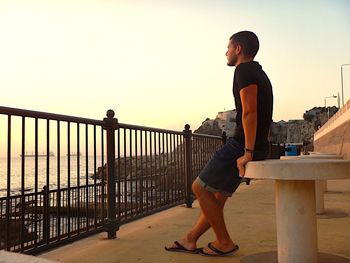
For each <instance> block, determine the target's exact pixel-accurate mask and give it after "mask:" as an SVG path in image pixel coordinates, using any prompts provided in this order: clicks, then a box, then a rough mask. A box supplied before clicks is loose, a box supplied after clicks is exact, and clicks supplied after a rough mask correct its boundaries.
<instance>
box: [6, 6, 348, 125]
mask: <svg viewBox="0 0 350 263" xmlns="http://www.w3.org/2000/svg"><path fill="white" fill-rule="evenodd" d="M241 30H250V31H254V32H255V33H256V34H257V35H258V37H259V40H260V50H259V53H258V55H257V56H256V58H255V60H256V61H259V63H260V64H261V65H262V66H263V69H264V70H265V72H266V73H267V74H268V76H269V78H270V80H271V82H272V84H273V91H274V114H273V120H274V121H279V120H289V119H301V118H302V115H303V113H304V112H305V110H308V109H311V108H313V107H315V106H324V101H325V98H326V97H328V96H332V95H337V94H338V92H339V94H340V95H341V77H340V75H341V74H340V71H341V65H342V64H346V63H350V1H348V0H329V1H325V0H317V1H305V0H295V1H283V0H282V1H277V0H276V1H271V0H270V1H261V0H247V1H235V0H231V1H224V0H218V1H209V0H207V1H206V0H178V1H175V0H174V1H170V0H152V1H151V0H150V1H148V0H139V1H136V0H134V1H133V0H129V1H121V0H120V1H118V0H114V1H107V0H85V1H83V0H74V1H72V0H67V1H65V0H50V1H47V0H44V1H34V0H25V1H18V0H11V1H6V0H0V90H1V95H0V105H1V106H7V107H13V108H21V109H30V110H36V111H44V112H52V113H59V114H65V115H71V116H80V117H86V118H93V119H102V118H104V117H105V114H106V111H107V110H108V109H113V110H114V111H115V112H116V117H117V118H118V120H119V122H122V123H129V124H136V125H143V126H149V127H159V128H165V129H172V130H182V129H183V127H184V125H185V124H186V123H189V124H190V125H191V128H192V129H193V130H194V129H196V128H198V127H199V125H200V124H201V123H202V121H204V120H205V119H206V118H211V119H213V118H215V116H216V114H217V113H218V112H219V111H224V110H231V109H234V101H233V97H232V79H233V74H234V68H233V67H228V66H227V64H226V62H227V60H226V56H225V53H226V50H227V44H228V40H229V38H230V36H231V35H232V34H233V33H235V32H238V31H241ZM343 75H344V82H343V84H344V98H345V102H346V101H347V100H348V99H350V66H344V67H343ZM326 103H327V106H331V105H337V99H335V98H327V99H326Z"/></svg>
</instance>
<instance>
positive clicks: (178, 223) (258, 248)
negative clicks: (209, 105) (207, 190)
mask: <svg viewBox="0 0 350 263" xmlns="http://www.w3.org/2000/svg"><path fill="white" fill-rule="evenodd" d="M328 185H329V190H331V192H328V193H326V195H325V208H326V211H330V212H337V211H343V212H346V213H348V214H350V180H336V181H331V182H329V184H328ZM274 205H275V204H274V185H273V181H271V180H264V181H256V180H254V181H252V182H251V185H249V186H247V185H243V184H242V185H241V186H240V188H239V189H238V190H237V192H236V193H235V194H234V196H233V197H232V198H230V199H229V200H228V202H227V205H226V208H225V218H226V220H227V227H228V229H229V232H230V233H231V236H232V238H233V240H234V242H237V244H239V246H240V250H239V252H238V253H237V254H235V255H234V256H230V257H224V258H215V259H213V258H207V257H203V256H200V255H192V254H185V253H171V252H166V251H165V250H164V248H163V247H164V245H168V244H170V243H172V242H173V241H174V240H176V239H178V238H179V237H180V236H182V235H183V234H184V233H185V232H186V231H187V229H189V228H190V227H191V226H192V224H193V223H194V221H195V219H196V218H197V216H198V214H199V207H198V203H197V202H195V203H194V207H193V208H191V209H188V208H186V207H185V206H178V207H175V208H172V209H169V210H167V211H163V212H160V213H157V214H155V215H152V216H149V217H146V218H143V219H140V220H138V221H135V222H132V223H129V224H126V225H123V226H121V229H120V230H119V231H118V233H117V236H118V238H117V239H115V240H107V239H106V233H101V234H98V235H95V236H92V237H89V238H86V239H83V240H81V241H77V242H75V243H72V244H70V245H67V246H64V247H61V248H58V249H55V250H52V251H50V252H47V253H44V254H42V255H39V257H42V258H46V259H51V260H56V261H60V262H65V263H83V262H84V263H95V262H99V263H119V262H123V263H124V262H127V263H129V262H143V263H146V262H149V263H153V262H184V263H186V262H189V263H193V262H196V263H202V262H203V263H205V262H217V263H219V262H230V263H235V262H240V260H241V259H242V258H244V257H245V256H247V255H250V254H254V253H258V252H266V251H271V250H276V243H277V242H276V228H275V207H274ZM317 225H318V247H319V251H320V252H325V253H332V254H336V255H339V256H343V257H346V258H349V259H350V217H349V216H348V217H343V218H332V219H318V221H317ZM213 238H214V234H213V232H212V231H208V233H206V234H205V235H204V236H203V237H202V239H201V240H200V243H199V246H204V245H206V244H207V243H208V242H210V241H212V240H213ZM349 262H350V261H349Z"/></svg>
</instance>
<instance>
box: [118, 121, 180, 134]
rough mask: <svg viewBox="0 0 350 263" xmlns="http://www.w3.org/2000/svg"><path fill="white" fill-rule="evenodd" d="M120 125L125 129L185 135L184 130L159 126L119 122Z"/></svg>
mask: <svg viewBox="0 0 350 263" xmlns="http://www.w3.org/2000/svg"><path fill="white" fill-rule="evenodd" d="M118 126H119V127H120V128H124V129H134V130H141V131H152V132H163V133H171V134H175V135H183V134H184V133H183V132H179V131H173V130H167V129H159V128H153V127H146V126H139V125H133V124H125V123H120V122H119V123H118Z"/></svg>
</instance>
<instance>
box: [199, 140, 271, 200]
mask: <svg viewBox="0 0 350 263" xmlns="http://www.w3.org/2000/svg"><path fill="white" fill-rule="evenodd" d="M243 154H244V146H243V145H241V144H240V143H239V142H237V141H236V140H234V139H229V140H227V142H226V144H225V145H224V146H223V147H222V148H221V149H219V150H218V151H216V152H215V154H214V156H213V157H212V158H211V159H210V160H209V162H208V163H207V164H206V166H205V167H204V168H203V170H202V171H201V172H200V174H199V176H198V177H197V179H196V180H197V181H198V182H199V184H200V185H201V186H202V187H204V188H205V189H206V190H208V191H210V192H213V193H215V192H220V193H222V194H223V195H224V196H227V197H229V196H232V194H233V193H234V192H235V191H236V189H237V188H238V186H239V184H240V183H241V180H242V178H241V177H240V176H239V172H238V169H237V164H236V161H237V159H238V158H239V157H241V156H242V155H243ZM267 154H268V151H255V152H254V154H253V160H254V161H258V160H263V159H265V158H266V156H267Z"/></svg>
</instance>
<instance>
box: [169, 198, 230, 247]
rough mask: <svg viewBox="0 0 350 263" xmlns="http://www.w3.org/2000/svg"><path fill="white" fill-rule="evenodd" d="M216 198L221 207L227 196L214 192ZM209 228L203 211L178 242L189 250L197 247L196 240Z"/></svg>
mask: <svg viewBox="0 0 350 263" xmlns="http://www.w3.org/2000/svg"><path fill="white" fill-rule="evenodd" d="M214 196H215V198H216V202H217V204H218V205H219V206H220V207H222V209H223V208H224V206H225V203H226V200H227V197H225V196H223V195H222V194H221V193H215V194H214ZM209 228H210V224H209V222H208V220H207V219H206V217H205V215H204V214H203V212H201V213H200V215H199V217H198V219H197V221H196V223H195V224H194V225H193V227H192V228H191V230H190V231H189V232H188V233H187V234H186V235H185V236H184V237H182V238H181V239H179V240H178V242H179V243H180V244H181V245H183V246H184V247H185V248H187V249H189V250H193V249H196V248H197V241H198V239H199V238H200V237H201V236H202V235H203V234H204V233H205V232H206V231H207V230H208V229H209ZM175 246H176V245H175V244H173V245H171V246H169V247H175Z"/></svg>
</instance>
